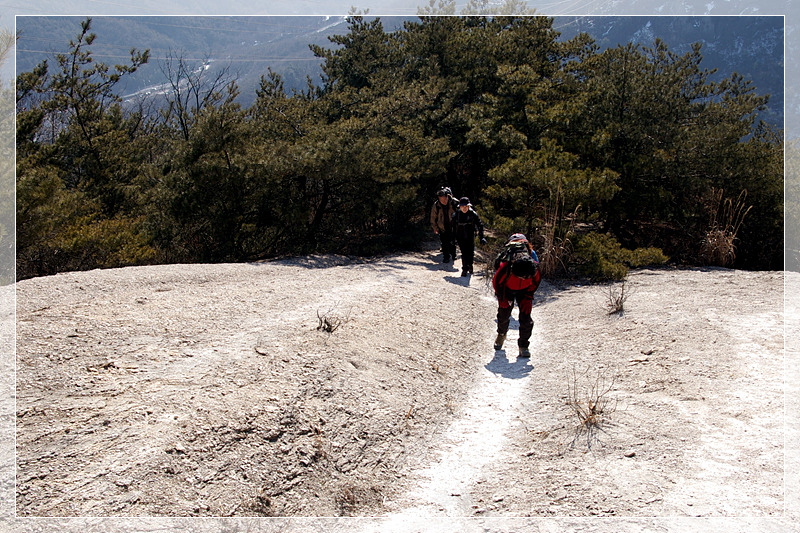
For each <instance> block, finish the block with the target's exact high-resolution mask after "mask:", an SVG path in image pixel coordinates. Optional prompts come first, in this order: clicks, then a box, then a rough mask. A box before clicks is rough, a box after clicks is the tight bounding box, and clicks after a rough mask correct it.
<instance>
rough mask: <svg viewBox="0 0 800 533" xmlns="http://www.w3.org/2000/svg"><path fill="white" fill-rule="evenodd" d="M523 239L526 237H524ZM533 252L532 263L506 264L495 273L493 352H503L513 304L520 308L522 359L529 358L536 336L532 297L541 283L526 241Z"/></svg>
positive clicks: (514, 262) (530, 261)
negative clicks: (495, 333) (532, 338)
mask: <svg viewBox="0 0 800 533" xmlns="http://www.w3.org/2000/svg"><path fill="white" fill-rule="evenodd" d="M522 237H523V238H524V236H522ZM524 242H525V243H526V245H527V246H528V248H529V250H530V254H531V257H530V260H529V261H528V260H524V261H522V260H516V261H503V262H501V263H500V265H499V266H498V268H497V271H496V272H495V273H494V278H492V287H493V288H494V294H495V296H497V304H498V307H497V338H496V339H495V341H494V349H495V350H500V349H501V348H502V347H503V342H505V340H506V334H507V333H508V326H509V323H510V322H511V311H512V309H514V302H516V303H517V305H519V340H518V341H517V344H518V346H519V356H520V357H530V356H531V352H530V350H529V349H528V347H529V346H530V338H531V333H532V332H533V319H532V318H531V311H532V309H533V294H534V293H535V292H536V289H538V288H539V283H540V282H541V280H542V277H541V274H540V273H539V269H538V268H537V266H538V263H537V261H534V259H533V258H534V257H536V256H535V253H534V252H533V247H532V246H531V245H530V243H529V242H528V240H527V239H525V241H524Z"/></svg>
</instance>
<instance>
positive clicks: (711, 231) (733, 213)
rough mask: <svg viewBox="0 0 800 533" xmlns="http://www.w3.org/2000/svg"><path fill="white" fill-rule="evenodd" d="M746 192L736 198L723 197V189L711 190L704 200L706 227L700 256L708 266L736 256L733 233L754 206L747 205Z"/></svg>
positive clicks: (731, 260)
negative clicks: (706, 213)
mask: <svg viewBox="0 0 800 533" xmlns="http://www.w3.org/2000/svg"><path fill="white" fill-rule="evenodd" d="M746 199H747V191H746V190H743V191H742V192H741V193H740V194H739V197H738V198H737V199H736V200H733V199H732V198H724V191H723V190H722V189H712V190H711V193H710V195H709V199H708V200H707V201H706V209H707V210H708V212H709V222H708V229H707V230H706V233H705V236H704V237H703V241H702V242H701V243H700V257H701V258H702V259H703V261H705V263H706V264H708V265H715V266H722V267H727V266H730V265H732V264H733V262H734V260H735V259H736V246H735V241H736V234H737V233H738V232H739V227H740V226H741V225H742V222H743V221H744V217H745V216H746V215H747V213H748V212H750V209H752V208H753V206H752V205H751V206H747V205H746V203H745V200H746Z"/></svg>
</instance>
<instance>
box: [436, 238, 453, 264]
mask: <svg viewBox="0 0 800 533" xmlns="http://www.w3.org/2000/svg"><path fill="white" fill-rule="evenodd" d="M439 239H441V241H442V255H444V259H445V261H446V260H447V259H448V258H449V259H455V258H456V236H455V234H454V233H453V232H452V231H440V232H439Z"/></svg>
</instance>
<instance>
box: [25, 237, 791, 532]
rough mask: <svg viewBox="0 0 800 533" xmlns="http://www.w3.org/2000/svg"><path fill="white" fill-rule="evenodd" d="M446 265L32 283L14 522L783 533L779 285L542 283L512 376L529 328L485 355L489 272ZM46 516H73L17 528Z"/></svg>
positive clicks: (489, 333)
mask: <svg viewBox="0 0 800 533" xmlns="http://www.w3.org/2000/svg"><path fill="white" fill-rule="evenodd" d="M439 259H440V255H438V254H436V253H435V251H428V252H423V253H419V254H408V255H401V256H393V257H387V258H382V259H379V260H375V261H353V260H349V259H346V258H336V257H325V258H310V259H303V260H287V261H276V262H269V263H261V264H247V265H167V266H155V267H143V268H125V269H114V270H106V271H92V272H82V273H69V274H62V275H58V276H52V277H48V278H39V279H34V280H27V281H23V282H20V283H18V284H17V316H16V321H17V346H16V348H17V368H16V369H17V402H16V430H17V433H16V476H17V478H16V479H17V484H16V512H17V515H18V518H17V519H16V520H12V521H11V524H12V525H13V527H14V528H15V529H16V530H19V531H49V530H50V529H48V528H49V527H51V526H50V524H51V522H52V528H53V529H52V530H53V531H55V530H60V531H65V530H72V529H74V530H75V531H78V530H80V531H84V532H85V531H92V530H93V529H92V528H93V527H95V526H96V527H97V528H99V529H97V530H98V531H99V530H105V529H102V528H104V527H106V526H108V525H109V524H113V526H114V530H115V531H155V530H164V529H165V528H166V529H170V528H175V529H176V530H184V529H186V528H187V527H188V526H189V525H190V527H191V529H192V530H194V531H205V530H206V529H208V530H209V531H211V530H215V531H255V530H258V531H294V530H297V531H308V530H315V531H348V532H352V531H442V532H444V531H452V532H457V531H472V530H474V531H497V532H501V531H503V532H505V531H508V532H511V531H528V530H530V531H565V530H571V529H574V530H585V531H603V532H605V531H607V532H611V531H691V530H697V527H698V524H702V527H700V529H703V530H705V531H721V532H722V531H724V532H725V533H730V532H731V531H736V530H737V529H736V528H737V527H738V528H741V529H740V530H742V531H756V530H757V531H791V530H792V528H793V527H794V525H793V524H792V521H791V520H790V519H789V518H791V517H792V516H794V515H793V514H792V513H794V511H793V509H794V506H793V505H792V504H793V503H795V502H798V501H800V500H798V499H797V487H796V480H797V477H796V476H795V475H794V472H795V471H796V469H794V467H795V466H796V465H797V460H796V458H797V453H796V451H797V446H796V444H795V443H796V439H791V438H789V439H787V435H789V436H796V435H797V434H798V432H797V424H796V422H794V421H793V419H791V418H790V417H785V416H784V415H785V410H786V409H787V408H789V407H790V406H792V405H795V404H794V403H793V402H794V401H795V400H794V398H795V396H796V393H797V389H796V387H795V386H794V383H795V382H792V383H790V384H788V385H787V383H786V382H785V379H784V377H785V375H789V373H790V372H794V371H795V369H796V367H797V366H796V365H797V361H798V357H797V352H796V351H793V350H789V349H787V350H786V354H785V355H786V356H785V357H784V328H785V327H788V329H790V330H792V328H794V327H796V324H797V321H796V317H797V314H798V313H797V309H798V307H800V306H796V307H791V308H790V307H787V309H790V314H788V315H787V317H788V318H787V321H786V323H784V308H783V307H784V306H783V290H784V273H782V272H742V271H733V270H725V269H690V270H670V269H665V270H657V271H653V270H644V271H637V272H634V273H632V274H631V276H630V278H629V281H628V286H629V289H630V296H629V299H628V300H627V302H626V307H625V312H624V313H623V314H622V315H608V314H607V313H606V311H605V309H604V304H605V302H604V299H605V298H606V293H604V290H606V291H607V289H603V288H602V287H598V286H574V285H573V286H554V285H551V284H548V283H543V285H542V287H541V288H540V290H539V292H538V293H537V303H536V305H535V306H534V320H535V326H534V336H533V339H532V341H533V342H532V346H531V348H532V351H533V353H534V356H533V358H532V359H531V360H525V359H522V360H517V359H516V346H515V344H516V343H515V339H516V322H515V321H512V329H511V331H510V332H509V339H508V340H507V341H506V350H504V351H498V352H495V351H494V350H493V348H492V346H491V343H492V340H493V337H494V327H495V323H494V314H495V311H496V307H495V302H494V300H493V298H492V296H491V294H490V293H489V292H488V291H487V289H486V287H485V285H484V281H483V279H482V278H481V277H480V276H475V277H472V278H461V277H460V276H458V271H457V270H456V269H455V268H453V267H452V265H451V266H445V265H441V264H440V263H438V262H437V261H438V260H439ZM456 264H457V265H458V264H459V263H458V262H457V263H456ZM787 279H789V281H790V282H791V283H794V285H793V286H795V287H797V286H798V285H800V282H798V279H797V276H795V275H794V274H791V275H789V276H788V277H787ZM754 287H757V288H758V290H753V289H754ZM514 316H515V317H516V312H515V315H514ZM790 319H791V320H790ZM320 325H323V326H326V325H333V326H334V328H328V329H335V330H334V331H332V332H325V331H320V330H318V329H317V327H318V326H320ZM796 329H797V330H798V331H800V328H796ZM792 331H794V330H792ZM592 387H600V389H599V390H601V391H602V397H603V398H604V399H607V400H608V401H609V403H608V404H607V408H606V412H605V420H604V424H603V426H602V428H601V429H602V431H600V432H596V433H592V434H588V433H586V432H582V431H580V430H579V424H578V422H577V420H576V418H575V416H574V413H573V412H572V410H571V409H570V408H569V406H568V403H569V401H570V400H576V399H577V400H581V399H583V398H584V396H585V395H587V394H588V395H590V394H591V389H592ZM785 392H786V393H788V395H787V396H784V393H785ZM787 468H788V470H787ZM54 516H61V517H68V518H63V519H55V518H54V519H49V520H37V521H35V522H32V521H29V520H27V519H28V518H31V517H54ZM148 516H149V517H161V518H158V519H153V520H150V519H144V518H142V517H148ZM265 516H273V517H274V516H277V517H285V518H280V519H278V518H259V517H265ZM338 516H351V517H360V518H335V517H338ZM78 517H100V518H93V519H88V518H78ZM191 517H216V518H213V519H211V520H203V521H196V520H194V519H193V518H191ZM301 517H317V518H314V519H313V520H311V519H310V518H301ZM319 517H330V518H319ZM34 524H35V527H34ZM311 524H313V528H311ZM309 528H311V529H309Z"/></svg>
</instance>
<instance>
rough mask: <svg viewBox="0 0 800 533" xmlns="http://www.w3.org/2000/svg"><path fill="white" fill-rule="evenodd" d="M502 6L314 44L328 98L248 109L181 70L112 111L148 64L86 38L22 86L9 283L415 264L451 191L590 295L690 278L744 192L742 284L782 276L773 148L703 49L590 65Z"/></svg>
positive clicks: (273, 82) (581, 40)
mask: <svg viewBox="0 0 800 533" xmlns="http://www.w3.org/2000/svg"><path fill="white" fill-rule="evenodd" d="M450 7H452V6H451V5H450V3H448V2H440V3H439V7H438V8H436V7H435V6H434V4H433V3H431V7H430V9H429V10H428V11H429V12H430V13H433V12H434V11H435V10H436V9H442V10H446V9H450ZM485 7H486V3H485V2H482V1H480V0H478V1H475V2H471V3H470V6H469V9H470V12H473V13H480V12H482V10H483V9H484V8H485ZM506 8H507V9H506V12H508V13H509V15H508V16H503V17H499V16H498V17H484V16H471V17H421V18H420V20H419V21H418V22H413V23H407V24H406V25H405V27H404V29H403V30H402V31H396V32H392V33H386V32H385V31H384V28H383V25H382V23H381V21H380V19H372V20H367V19H366V18H364V17H361V16H353V17H350V19H349V28H348V32H347V33H346V34H345V35H340V36H336V37H333V38H331V43H332V44H333V47H332V48H331V49H327V48H324V47H321V46H312V47H311V48H312V50H313V52H314V53H315V54H316V55H317V57H319V58H320V61H322V62H323V72H324V78H323V83H322V85H321V86H319V87H316V86H313V85H312V84H311V83H310V82H309V86H308V87H307V89H306V90H303V91H292V93H291V94H287V92H286V91H285V88H284V82H283V80H282V79H281V77H280V76H278V75H277V74H275V73H273V72H272V71H268V72H266V73H265V74H264V75H263V77H262V79H261V84H260V86H259V87H258V88H257V90H256V94H255V101H254V103H253V105H252V106H251V107H249V108H247V109H243V108H241V107H240V105H239V104H237V103H236V100H235V99H236V96H237V95H238V93H239V87H238V86H237V83H236V80H235V79H234V78H233V76H231V75H229V73H228V71H227V70H225V69H222V70H219V71H217V72H218V73H217V74H214V75H211V74H208V73H207V71H206V70H205V69H202V68H199V67H200V66H201V65H199V64H197V65H196V64H192V63H191V62H190V61H188V60H186V59H184V58H180V57H178V58H174V59H173V60H171V61H169V62H168V63H167V64H165V65H163V66H162V70H163V71H164V72H165V74H167V75H168V78H169V84H171V86H172V88H173V91H172V92H171V93H169V94H168V95H167V96H166V98H165V99H164V100H163V102H164V106H163V107H162V108H161V109H159V110H158V111H159V112H158V113H149V114H148V113H146V110H145V109H131V108H129V107H123V106H122V105H121V102H120V100H119V98H118V97H117V96H116V95H115V92H114V89H115V86H116V84H117V82H118V81H119V80H120V78H121V77H122V76H125V75H128V74H130V73H132V72H133V71H135V70H136V69H137V68H138V67H139V66H140V65H142V64H143V63H144V62H145V61H147V58H148V56H147V53H144V54H139V53H136V52H135V51H132V53H131V61H130V63H129V64H128V65H124V66H117V67H114V68H113V69H111V68H109V67H107V66H105V65H103V64H102V63H97V62H95V61H94V59H93V58H92V56H91V53H90V49H91V45H92V43H93V41H94V40H95V37H94V35H92V34H91V33H90V31H89V30H90V21H86V22H85V23H84V24H83V25H82V26H81V33H80V34H79V36H78V38H77V39H76V40H75V41H73V42H72V51H71V53H70V54H65V55H58V56H56V57H55V58H54V62H53V64H55V65H56V70H55V72H54V73H51V72H50V67H49V65H48V63H47V62H45V63H42V64H41V65H39V66H38V67H36V68H35V69H33V70H32V71H31V72H26V73H22V74H20V75H19V77H18V79H17V110H18V116H17V152H18V166H17V176H18V178H17V179H18V181H17V194H18V204H17V205H18V209H17V216H18V223H19V235H20V238H19V242H20V246H19V253H18V261H17V264H18V275H19V277H27V276H33V275H41V274H47V273H52V272H58V271H61V270H64V269H76V268H93V267H107V266H121V265H125V264H142V263H148V262H157V261H168V262H191V261H245V260H254V259H262V258H269V257H277V256H281V255H286V254H308V253H325V252H334V253H346V254H376V253H382V252H385V251H388V250H397V249H409V248H416V247H418V246H419V244H420V242H421V241H422V240H424V239H425V238H427V237H429V236H428V235H426V230H427V222H426V219H427V216H428V213H429V209H430V205H431V203H432V202H433V200H434V197H433V193H434V191H435V190H436V189H437V188H438V187H440V186H442V185H449V186H451V187H452V188H453V189H454V191H455V193H456V195H457V196H469V197H470V199H471V200H472V202H473V204H476V205H477V206H479V209H480V210H481V212H482V214H485V221H486V222H488V224H489V226H490V227H491V228H492V229H494V230H495V231H496V232H498V233H499V234H500V235H502V236H507V234H510V233H513V232H518V231H522V232H524V233H526V234H527V235H528V236H529V238H530V239H531V241H532V242H533V243H534V245H535V246H536V247H537V250H538V251H539V254H540V259H541V260H542V263H541V264H542V271H543V272H544V273H545V275H546V276H550V275H553V276H555V275H564V274H568V273H571V272H576V271H579V273H580V274H581V275H585V276H588V277H591V278H593V279H620V278H623V277H624V276H625V274H626V273H627V270H628V268H636V267H639V266H646V265H654V264H662V263H663V262H665V261H666V260H667V259H666V257H665V256H664V254H663V253H662V252H661V250H663V251H664V252H666V253H667V254H668V255H670V256H672V257H673V260H674V261H679V262H687V263H692V262H699V261H701V260H702V256H703V253H704V248H703V247H704V244H703V243H704V239H706V240H707V236H708V235H709V229H710V228H709V209H710V208H711V206H710V204H709V202H708V199H709V198H710V197H711V196H712V195H713V194H716V191H725V194H726V196H728V197H730V196H732V197H736V196H737V195H739V194H740V191H747V194H746V201H747V206H746V207H747V208H749V210H748V211H747V216H746V217H745V218H744V220H743V221H742V223H741V224H740V225H739V226H737V234H736V235H735V238H733V239H732V240H731V242H732V243H733V247H734V249H735V260H736V263H735V266H740V267H741V266H746V267H749V268H780V267H781V265H780V256H781V253H782V250H783V249H784V247H783V245H782V219H783V212H782V190H783V182H782V166H781V162H782V150H783V145H782V141H781V138H780V133H779V132H773V131H770V130H769V129H768V128H766V127H764V126H763V125H759V124H756V123H754V117H755V114H756V113H757V112H759V111H760V110H761V109H762V108H763V106H764V104H765V103H766V102H767V98H768V97H767V96H760V95H757V94H756V91H755V89H754V87H752V86H751V84H750V83H749V82H748V81H746V80H745V79H743V78H742V77H740V76H738V75H735V74H734V75H731V76H729V77H728V78H726V79H723V80H722V81H719V82H715V83H711V82H710V81H709V74H710V73H709V72H707V71H705V70H704V69H702V68H701V63H702V54H701V47H700V46H699V45H697V46H695V47H694V48H693V49H692V50H691V51H690V52H688V53H686V54H684V55H677V54H674V53H672V52H670V50H669V49H668V47H667V45H666V44H665V43H663V42H660V41H656V42H655V43H654V44H653V46H652V48H647V47H641V46H634V45H625V46H619V47H617V48H612V49H608V50H606V51H604V52H600V51H599V50H598V48H597V46H595V44H594V43H593V42H592V41H591V39H589V38H588V36H586V35H578V36H576V37H575V38H573V39H571V40H568V41H561V40H559V34H558V32H556V31H555V30H554V29H553V21H552V19H549V18H546V17H530V16H527V17H523V16H514V15H513V13H517V12H519V8H520V5H519V4H518V3H516V2H513V1H512V2H508V3H507V6H506ZM712 193H713V194H712ZM0 243H2V240H1V239H0ZM706 249H707V247H706Z"/></svg>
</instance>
